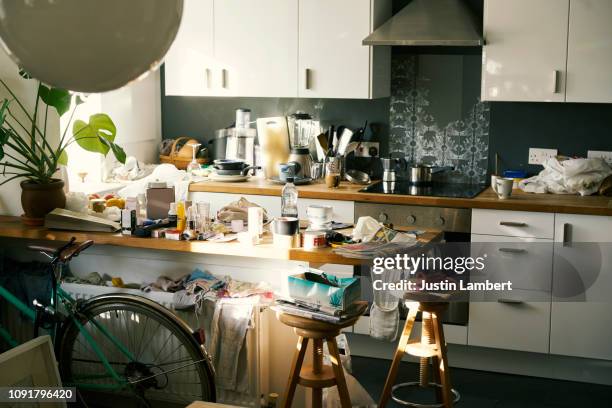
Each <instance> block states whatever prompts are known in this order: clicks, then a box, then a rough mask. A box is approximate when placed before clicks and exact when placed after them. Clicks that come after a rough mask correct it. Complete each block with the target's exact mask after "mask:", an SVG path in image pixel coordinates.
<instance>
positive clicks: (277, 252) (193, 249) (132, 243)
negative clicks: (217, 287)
mask: <svg viewBox="0 0 612 408" xmlns="http://www.w3.org/2000/svg"><path fill="white" fill-rule="evenodd" d="M439 234H440V233H439V231H427V232H425V233H424V234H422V235H419V237H418V240H419V241H421V242H424V243H425V242H429V241H432V240H435V239H437V238H438V236H439ZM0 237H4V238H23V239H33V240H44V241H61V242H63V241H69V240H70V239H71V238H72V237H75V238H76V240H77V241H85V240H89V239H91V240H93V241H94V243H95V244H96V245H116V246H121V247H128V248H141V249H154V250H166V251H177V252H190V253H197V254H209V255H227V256H237V257H250V258H260V259H278V260H288V261H302V262H309V263H311V264H315V265H322V264H337V265H361V264H363V263H364V261H363V260H360V259H353V258H346V257H343V256H340V255H338V254H335V253H334V252H333V250H332V248H329V247H326V248H318V249H312V250H306V249H303V248H287V249H281V248H278V247H277V246H274V245H273V243H272V237H271V235H270V234H264V236H263V238H262V243H260V244H258V245H252V246H251V245H247V244H242V243H239V242H236V241H234V242H208V241H172V240H167V239H159V238H137V237H133V236H126V235H122V234H120V233H108V232H80V231H61V230H49V229H46V228H44V227H28V226H25V225H23V223H22V222H21V220H20V219H19V218H17V217H7V216H0Z"/></svg>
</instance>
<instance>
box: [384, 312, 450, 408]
mask: <svg viewBox="0 0 612 408" xmlns="http://www.w3.org/2000/svg"><path fill="white" fill-rule="evenodd" d="M406 306H407V307H408V308H409V312H408V317H407V318H406V325H405V326H404V331H403V332H402V336H401V337H400V341H399V344H398V345H397V349H396V350H395V355H394V357H393V362H392V363H391V368H389V374H388V375H387V381H385V388H384V389H383V392H382V395H381V397H380V401H379V403H378V407H379V408H384V406H385V405H386V404H387V402H389V398H390V397H391V398H393V400H394V401H395V402H397V403H399V404H403V405H408V406H413V407H422V408H436V407H444V408H451V407H452V406H453V404H455V403H457V402H458V401H459V398H460V397H459V393H458V392H457V391H456V390H454V389H453V388H452V387H451V381H450V373H449V371H448V370H449V368H448V360H447V357H446V341H445V340H444V329H443V327H442V322H441V320H440V318H439V317H440V316H441V315H442V313H444V311H445V310H446V308H447V307H448V303H443V302H407V303H406ZM417 312H422V328H421V339H420V340H410V333H411V332H412V327H413V326H414V321H415V319H416V315H417ZM404 353H408V354H410V355H412V356H416V357H420V372H419V381H415V382H409V383H403V384H397V385H393V384H394V383H395V378H396V376H397V370H398V368H399V364H400V362H401V361H402V357H403V356H404ZM430 359H431V364H432V366H433V382H430V381H429V360H430ZM414 386H420V387H435V388H436V399H437V401H438V404H417V403H413V402H409V401H404V400H401V399H400V398H398V397H396V396H394V395H392V394H393V392H394V391H395V390H397V389H399V388H403V387H414Z"/></svg>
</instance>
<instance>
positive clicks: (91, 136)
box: [72, 120, 110, 156]
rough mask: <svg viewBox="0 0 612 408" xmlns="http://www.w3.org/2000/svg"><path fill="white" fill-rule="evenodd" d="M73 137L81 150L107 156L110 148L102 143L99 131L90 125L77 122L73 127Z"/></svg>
mask: <svg viewBox="0 0 612 408" xmlns="http://www.w3.org/2000/svg"><path fill="white" fill-rule="evenodd" d="M72 135H73V136H74V139H75V140H76V142H77V143H78V145H79V146H81V148H83V149H85V150H87V151H89V152H94V153H102V154H103V155H105V156H106V154H107V153H108V151H109V150H110V148H109V147H108V146H107V145H106V144H104V143H103V142H101V141H100V137H98V131H97V129H94V127H93V126H91V124H90V123H85V122H83V121H82V120H75V121H74V124H73V125H72Z"/></svg>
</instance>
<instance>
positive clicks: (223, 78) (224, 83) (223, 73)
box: [221, 68, 228, 89]
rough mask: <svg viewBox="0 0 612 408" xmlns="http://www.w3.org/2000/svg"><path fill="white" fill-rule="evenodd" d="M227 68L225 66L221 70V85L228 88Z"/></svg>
mask: <svg viewBox="0 0 612 408" xmlns="http://www.w3.org/2000/svg"><path fill="white" fill-rule="evenodd" d="M227 76H228V75H227V69H225V68H223V69H222V70H221V87H222V88H223V89H227Z"/></svg>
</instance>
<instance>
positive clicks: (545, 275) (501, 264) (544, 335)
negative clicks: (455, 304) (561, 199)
mask: <svg viewBox="0 0 612 408" xmlns="http://www.w3.org/2000/svg"><path fill="white" fill-rule="evenodd" d="M501 213H505V211H501ZM551 215H552V214H551ZM502 216H503V215H502ZM471 241H472V257H484V258H485V269H484V270H483V271H481V272H479V273H476V272H472V274H471V275H470V281H471V282H480V281H484V280H490V281H491V282H507V281H511V282H512V290H506V291H489V292H475V291H474V292H471V293H470V321H469V326H468V344H469V345H471V346H480V347H491V348H501V349H507V350H519V351H531V352H537V353H548V347H549V337H550V296H551V292H550V288H551V275H552V254H553V241H552V239H536V238H522V237H508V236H496V235H479V234H472V236H471Z"/></svg>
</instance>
